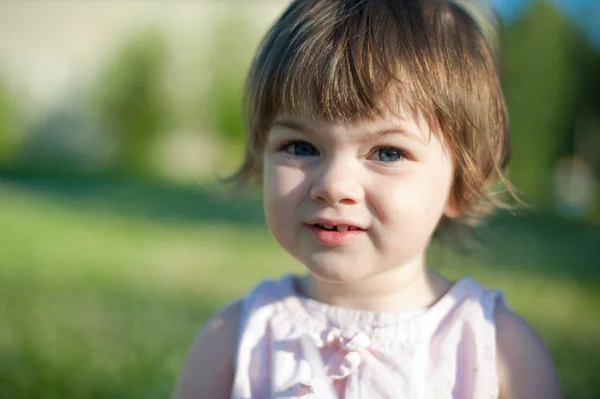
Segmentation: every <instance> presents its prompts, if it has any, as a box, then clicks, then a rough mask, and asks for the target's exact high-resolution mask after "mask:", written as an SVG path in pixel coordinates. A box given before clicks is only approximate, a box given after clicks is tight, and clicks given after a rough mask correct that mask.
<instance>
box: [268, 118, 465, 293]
mask: <svg viewBox="0 0 600 399" xmlns="http://www.w3.org/2000/svg"><path fill="white" fill-rule="evenodd" d="M438 133H439V132H433V131H432V129H431V127H430V126H429V124H428V123H427V121H426V119H425V118H424V117H423V115H417V116H413V115H412V114H411V113H408V112H404V111H402V112H398V113H394V114H392V113H389V114H387V115H386V116H385V117H383V118H378V119H376V120H368V121H363V122H360V123H357V124H344V123H337V122H328V121H323V120H314V119H310V118H303V117H280V118H278V119H277V120H276V121H275V122H274V124H273V126H272V128H271V130H270V132H269V134H268V140H267V143H266V147H265V153H264V202H265V204H264V205H265V214H266V219H267V224H268V226H269V228H270V230H271V232H272V234H273V236H274V237H275V239H276V240H277V241H278V242H279V244H280V245H281V246H282V247H283V248H284V249H285V250H286V251H288V252H289V253H290V254H291V255H292V256H294V257H295V258H296V259H298V260H299V261H300V262H301V263H303V264H304V265H305V266H306V267H307V268H308V269H309V271H310V272H311V273H312V274H313V275H314V276H315V277H317V278H319V279H323V280H325V281H329V282H334V283H349V282H358V281H361V280H364V279H367V278H369V277H372V276H375V275H378V274H380V273H382V272H385V271H389V270H391V269H395V268H399V267H402V266H403V265H406V264H408V263H413V262H424V256H425V250H426V248H427V245H428V244H429V242H430V239H431V236H432V233H433V232H434V230H435V228H436V225H437V224H438V222H439V220H440V218H441V217H442V215H443V214H444V213H447V214H449V215H452V214H453V210H452V209H451V208H450V206H449V203H448V202H449V201H448V199H449V194H450V189H451V186H452V182H453V174H454V173H453V165H452V160H451V157H450V155H449V153H448V151H447V148H446V146H445V145H444V143H442V142H441V141H440V139H439V137H441V135H440V134H438Z"/></svg>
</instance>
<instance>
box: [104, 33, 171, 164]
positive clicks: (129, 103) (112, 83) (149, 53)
mask: <svg viewBox="0 0 600 399" xmlns="http://www.w3.org/2000/svg"><path fill="white" fill-rule="evenodd" d="M166 66H167V47H166V44H165V42H164V39H163V36H162V35H161V34H160V32H158V31H157V30H154V29H149V30H144V31H141V32H139V33H138V34H137V35H134V36H132V37H130V38H129V39H128V40H127V41H126V42H125V44H124V45H123V46H122V47H121V48H120V49H118V51H117V52H116V54H115V55H114V56H113V58H112V59H111V60H110V61H109V62H108V65H107V67H106V69H105V70H104V71H103V73H102V74H101V76H100V78H99V81H98V84H97V87H96V91H95V93H94V98H93V101H94V105H95V108H96V111H97V112H98V114H99V118H100V119H101V120H102V121H103V125H104V126H105V127H106V128H107V129H108V130H109V133H110V134H112V135H113V136H114V138H115V139H116V140H115V141H116V143H117V150H116V155H115V164H116V168H117V169H118V170H119V172H123V173H126V174H147V173H150V172H151V167H152V165H151V159H150V150H151V147H152V145H153V143H154V141H155V139H156V138H157V136H158V135H159V134H161V133H162V132H165V130H166V129H167V127H168V125H169V123H170V117H169V102H168V98H167V94H166V89H165V86H164V78H165V72H166Z"/></svg>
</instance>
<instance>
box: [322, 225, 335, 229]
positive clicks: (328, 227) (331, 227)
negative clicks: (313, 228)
mask: <svg viewBox="0 0 600 399" xmlns="http://www.w3.org/2000/svg"><path fill="white" fill-rule="evenodd" d="M323 227H325V228H326V229H327V230H332V229H333V226H332V225H330V224H324V225H323Z"/></svg>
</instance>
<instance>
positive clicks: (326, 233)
mask: <svg viewBox="0 0 600 399" xmlns="http://www.w3.org/2000/svg"><path fill="white" fill-rule="evenodd" d="M318 224H326V225H331V226H339V225H346V226H350V227H354V228H356V229H357V230H347V231H335V230H324V229H322V228H320V227H318V226H317V225H318ZM306 226H307V227H308V228H309V230H310V231H311V232H312V234H313V236H314V237H315V239H316V240H317V241H318V242H320V243H322V244H325V245H329V246H342V245H348V244H351V243H352V242H353V241H354V240H356V239H358V238H359V237H361V236H362V235H364V234H366V230H367V229H365V228H364V227H363V226H362V225H360V224H357V223H355V222H351V221H348V220H343V219H335V220H334V219H326V218H319V219H316V220H314V221H311V222H310V223H307V224H306Z"/></svg>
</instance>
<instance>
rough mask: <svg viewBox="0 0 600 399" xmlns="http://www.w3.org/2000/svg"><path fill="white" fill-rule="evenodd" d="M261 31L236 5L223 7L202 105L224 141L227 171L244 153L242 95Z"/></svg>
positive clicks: (225, 167) (213, 129)
mask: <svg viewBox="0 0 600 399" xmlns="http://www.w3.org/2000/svg"><path fill="white" fill-rule="evenodd" d="M259 34H260V31H259V30H258V29H252V27H251V26H250V25H249V22H248V16H247V15H245V14H244V13H242V12H239V11H237V10H236V8H234V7H227V8H224V9H223V13H222V15H220V16H219V19H218V21H217V23H216V32H215V33H214V35H215V38H216V40H215V41H214V42H213V47H212V48H211V49H210V52H209V58H208V59H209V62H210V64H209V71H210V79H209V82H208V92H207V93H206V94H204V95H203V97H202V99H201V101H200V108H201V109H204V110H205V111H204V112H208V115H206V116H207V119H208V121H209V125H210V129H211V131H212V132H213V133H214V134H215V135H216V136H217V138H218V139H219V140H220V141H221V142H222V143H223V144H224V146H223V150H224V154H226V156H224V157H221V160H222V165H220V167H221V168H224V169H226V170H231V169H232V167H237V164H238V163H239V160H240V159H241V157H242V153H243V148H244V143H245V121H244V119H243V110H242V97H243V92H244V84H245V79H246V74H247V72H248V69H249V68H250V64H251V62H252V57H253V53H254V50H255V49H256V47H257V46H258V42H259V40H260V37H259ZM223 54H227V56H223Z"/></svg>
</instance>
